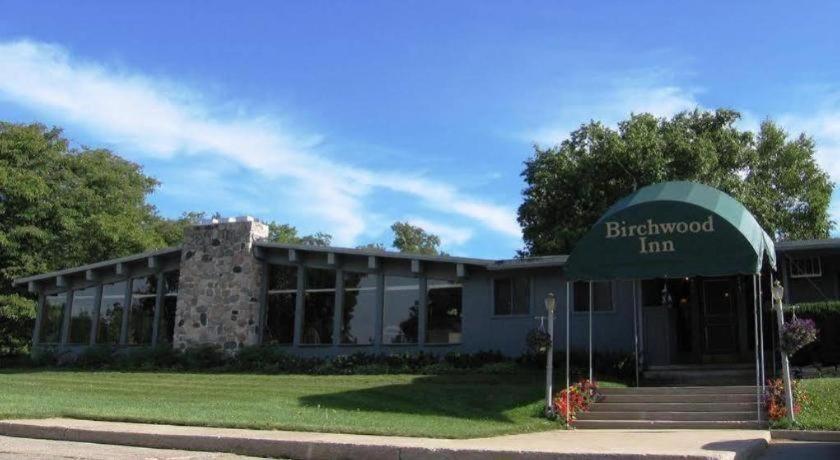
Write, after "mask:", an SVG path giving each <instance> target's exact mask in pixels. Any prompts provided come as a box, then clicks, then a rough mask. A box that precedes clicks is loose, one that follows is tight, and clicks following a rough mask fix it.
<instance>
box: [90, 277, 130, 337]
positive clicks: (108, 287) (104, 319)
mask: <svg viewBox="0 0 840 460" xmlns="http://www.w3.org/2000/svg"><path fill="white" fill-rule="evenodd" d="M125 284H126V282H125V281H120V282H117V283H111V284H105V285H103V286H102V300H101V301H100V302H99V326H98V329H97V331H96V343H108V344H112V345H116V344H118V343H120V330H121V329H122V318H123V312H124V310H125V309H124V308H123V304H124V302H125Z"/></svg>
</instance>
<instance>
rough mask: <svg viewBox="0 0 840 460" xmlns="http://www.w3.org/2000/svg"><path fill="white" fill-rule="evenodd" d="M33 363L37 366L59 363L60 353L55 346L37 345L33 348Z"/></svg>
mask: <svg viewBox="0 0 840 460" xmlns="http://www.w3.org/2000/svg"><path fill="white" fill-rule="evenodd" d="M32 364H33V365H34V366H36V367H48V366H55V365H56V364H58V354H57V353H56V350H55V349H54V348H50V347H37V348H35V349H34V350H32Z"/></svg>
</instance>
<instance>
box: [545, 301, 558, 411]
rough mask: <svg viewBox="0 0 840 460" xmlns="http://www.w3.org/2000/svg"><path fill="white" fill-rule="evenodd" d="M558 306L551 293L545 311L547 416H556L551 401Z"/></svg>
mask: <svg viewBox="0 0 840 460" xmlns="http://www.w3.org/2000/svg"><path fill="white" fill-rule="evenodd" d="M556 306H557V300H556V299H555V298H554V293H553V292H549V293H548V295H547V296H545V311H546V312H547V313H548V337H549V346H548V350H546V357H545V415H546V416H549V417H551V416H553V415H554V404H553V401H552V400H551V396H552V388H551V387H552V381H553V377H554V308H555V307H556Z"/></svg>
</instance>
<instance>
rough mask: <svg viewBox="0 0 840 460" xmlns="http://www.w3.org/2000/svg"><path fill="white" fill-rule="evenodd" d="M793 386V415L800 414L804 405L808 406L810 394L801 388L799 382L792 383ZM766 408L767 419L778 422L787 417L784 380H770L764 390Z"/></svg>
mask: <svg viewBox="0 0 840 460" xmlns="http://www.w3.org/2000/svg"><path fill="white" fill-rule="evenodd" d="M791 385H793V413H794V414H798V413H799V411H801V410H802V406H803V405H807V404H808V402H809V400H808V394H807V393H805V390H804V389H802V387H800V386H799V381H798V380H793V381H791ZM764 408H765V409H766V410H767V417H769V418H770V420H773V421H776V420H781V419H783V418H785V417H787V402H786V400H785V384H784V382H783V381H782V379H768V380H767V388H766V389H765V390H764Z"/></svg>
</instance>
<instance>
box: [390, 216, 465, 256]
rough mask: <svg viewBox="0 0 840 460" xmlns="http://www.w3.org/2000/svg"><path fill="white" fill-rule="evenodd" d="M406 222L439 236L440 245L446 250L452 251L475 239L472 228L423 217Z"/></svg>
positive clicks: (412, 218)
mask: <svg viewBox="0 0 840 460" xmlns="http://www.w3.org/2000/svg"><path fill="white" fill-rule="evenodd" d="M406 220H407V221H408V223H410V224H411V225H416V226H418V227H420V228H422V229H424V230H426V231H427V232H429V233H433V234H435V235H437V236H439V237H440V244H441V246H442V247H443V248H445V249H451V248H453V247H456V246H460V245H462V244H464V243H466V242H467V241H469V240H470V239H471V238H472V237H473V233H474V232H473V230H472V229H471V228H467V227H456V226H454V225H447V224H442V223H440V222H435V221H432V220H429V219H424V218H422V217H409V218H408V219H406Z"/></svg>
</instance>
